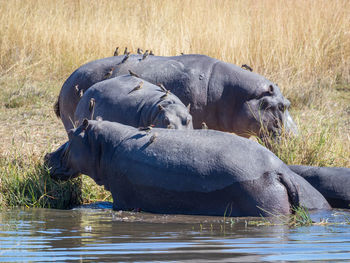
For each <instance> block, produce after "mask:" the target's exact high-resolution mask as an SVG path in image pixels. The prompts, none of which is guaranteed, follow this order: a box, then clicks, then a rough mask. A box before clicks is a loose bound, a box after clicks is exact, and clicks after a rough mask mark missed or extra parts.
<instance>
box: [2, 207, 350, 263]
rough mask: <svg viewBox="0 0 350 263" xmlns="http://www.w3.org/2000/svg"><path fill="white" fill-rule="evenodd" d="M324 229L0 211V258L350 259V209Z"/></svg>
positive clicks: (96, 212)
mask: <svg viewBox="0 0 350 263" xmlns="http://www.w3.org/2000/svg"><path fill="white" fill-rule="evenodd" d="M312 218H313V220H314V221H317V222H318V221H319V220H320V218H327V219H328V222H338V223H339V224H328V225H326V226H324V225H322V226H320V225H318V226H310V227H299V228H288V227H286V226H281V225H280V226H256V225H251V224H250V223H251V220H252V219H249V218H243V219H240V220H236V219H234V220H231V219H230V218H222V217H201V216H181V215H172V216H170V215H154V214H147V213H132V212H116V211H112V210H111V209H110V205H109V204H108V203H107V204H97V205H95V206H93V207H83V208H79V209H74V210H69V211H63V210H54V209H11V210H7V211H2V212H0V262H11V261H17V262H18V261H21V262H23V261H30V262H48V261H57V262H60V261H61V262H71V261H84V262H88V261H92V262H101V261H113V262H146V261H148V262H149V261H165V262H169V261H172V262H174V261H181V262H190V261H191V262H210V261H213V262H214V261H215V262H256V261H301V260H307V261H312V260H315V261H320V260H325V261H337V262H338V261H342V260H343V261H347V262H349V261H350V225H349V224H342V222H346V220H348V218H350V213H349V212H346V211H345V212H344V211H340V210H333V211H330V212H323V213H317V214H312Z"/></svg>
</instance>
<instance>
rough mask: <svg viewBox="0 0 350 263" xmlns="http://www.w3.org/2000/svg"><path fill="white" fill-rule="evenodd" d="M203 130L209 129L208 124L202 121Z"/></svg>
mask: <svg viewBox="0 0 350 263" xmlns="http://www.w3.org/2000/svg"><path fill="white" fill-rule="evenodd" d="M202 130H208V126H207V124H206V123H205V122H202Z"/></svg>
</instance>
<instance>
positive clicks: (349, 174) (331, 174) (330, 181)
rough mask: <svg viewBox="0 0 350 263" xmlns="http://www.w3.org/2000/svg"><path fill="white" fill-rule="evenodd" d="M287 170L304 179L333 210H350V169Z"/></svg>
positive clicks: (312, 167)
mask: <svg viewBox="0 0 350 263" xmlns="http://www.w3.org/2000/svg"><path fill="white" fill-rule="evenodd" d="M289 169H291V170H292V171H293V172H295V173H297V174H299V175H300V176H302V177H303V178H304V179H306V180H307V181H308V182H309V183H310V184H311V185H312V186H313V187H315V188H316V189H317V190H318V191H319V192H320V193H321V194H322V195H323V196H324V197H325V198H326V199H327V201H328V202H329V204H330V205H331V206H332V207H334V208H350V169H349V168H344V167H316V166H305V165H290V166H289Z"/></svg>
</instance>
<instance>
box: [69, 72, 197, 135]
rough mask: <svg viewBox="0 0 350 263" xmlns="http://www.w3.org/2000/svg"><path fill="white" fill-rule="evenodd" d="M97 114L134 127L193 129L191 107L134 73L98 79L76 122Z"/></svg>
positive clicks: (82, 104) (82, 102) (77, 109)
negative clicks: (102, 79) (99, 80)
mask: <svg viewBox="0 0 350 263" xmlns="http://www.w3.org/2000/svg"><path fill="white" fill-rule="evenodd" d="M133 75H134V76H133ZM95 117H102V119H103V120H108V121H115V122H119V123H122V124H126V125H130V126H133V127H148V126H151V125H152V126H154V127H159V128H172V129H192V128H193V125H192V116H191V114H190V113H189V108H188V107H186V106H185V105H184V104H183V103H182V102H181V101H180V100H179V98H178V97H176V96H175V95H173V94H172V93H170V92H167V91H165V90H164V88H162V87H159V86H156V85H153V84H151V83H149V82H147V81H145V80H142V79H140V78H138V77H136V76H135V74H133V72H131V74H130V75H129V74H128V75H123V76H119V77H115V78H111V79H107V80H104V81H101V82H98V83H96V84H94V85H93V86H92V87H91V88H89V89H88V90H87V91H86V92H85V93H84V95H83V97H82V98H81V100H80V101H79V103H78V105H77V108H76V111H75V114H74V123H75V124H76V125H79V124H80V123H81V122H82V121H83V120H84V119H85V118H87V119H94V118H95Z"/></svg>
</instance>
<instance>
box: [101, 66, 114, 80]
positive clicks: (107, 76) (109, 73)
mask: <svg viewBox="0 0 350 263" xmlns="http://www.w3.org/2000/svg"><path fill="white" fill-rule="evenodd" d="M113 70H114V68H111V69H110V70H109V71H108V72H107V73H106V74H105V75H104V76H103V79H108V78H110V77H111V76H112V74H113Z"/></svg>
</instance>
